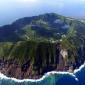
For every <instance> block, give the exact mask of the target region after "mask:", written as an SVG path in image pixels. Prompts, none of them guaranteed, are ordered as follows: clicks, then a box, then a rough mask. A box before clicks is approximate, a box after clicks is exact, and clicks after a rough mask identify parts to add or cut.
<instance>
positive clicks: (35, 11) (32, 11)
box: [0, 0, 85, 26]
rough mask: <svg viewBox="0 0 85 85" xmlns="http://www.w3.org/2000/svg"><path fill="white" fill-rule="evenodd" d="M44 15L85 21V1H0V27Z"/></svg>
mask: <svg viewBox="0 0 85 85" xmlns="http://www.w3.org/2000/svg"><path fill="white" fill-rule="evenodd" d="M44 13H57V14H61V15H65V16H71V17H75V18H84V19H85V0H0V26H1V25H5V24H10V23H12V22H13V21H15V20H16V19H19V18H22V17H29V16H36V15H39V14H44Z"/></svg>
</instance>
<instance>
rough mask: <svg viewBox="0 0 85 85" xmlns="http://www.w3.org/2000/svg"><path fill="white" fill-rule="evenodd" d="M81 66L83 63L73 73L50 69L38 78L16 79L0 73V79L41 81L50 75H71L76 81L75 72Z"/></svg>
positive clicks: (82, 66) (84, 66)
mask: <svg viewBox="0 0 85 85" xmlns="http://www.w3.org/2000/svg"><path fill="white" fill-rule="evenodd" d="M82 68H85V63H84V64H83V65H81V66H80V67H79V69H76V70H74V72H73V73H69V72H60V71H59V72H57V71H51V72H48V73H46V74H45V75H44V76H43V77H42V78H40V79H23V80H20V79H16V78H10V77H7V76H6V75H4V74H2V73H0V80H2V79H7V80H12V81H15V82H39V81H42V80H44V79H45V78H47V77H49V76H50V75H55V74H56V75H70V76H72V77H73V78H74V79H75V80H76V81H78V80H79V79H78V78H77V77H76V75H75V74H76V73H78V72H79V71H81V69H82Z"/></svg>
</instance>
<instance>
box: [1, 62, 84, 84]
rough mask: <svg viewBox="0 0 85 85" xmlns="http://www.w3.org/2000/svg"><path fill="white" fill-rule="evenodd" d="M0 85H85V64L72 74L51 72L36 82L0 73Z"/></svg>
mask: <svg viewBox="0 0 85 85" xmlns="http://www.w3.org/2000/svg"><path fill="white" fill-rule="evenodd" d="M0 85H85V64H83V65H82V66H81V67H80V68H79V69H77V70H75V71H74V73H69V72H56V71H52V72H48V73H46V74H45V75H44V76H43V77H42V78H40V79H37V80H35V79H34V80H33V79H23V80H18V79H15V78H9V77H6V76H5V75H4V74H2V73H0Z"/></svg>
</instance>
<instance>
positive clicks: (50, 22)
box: [0, 13, 85, 42]
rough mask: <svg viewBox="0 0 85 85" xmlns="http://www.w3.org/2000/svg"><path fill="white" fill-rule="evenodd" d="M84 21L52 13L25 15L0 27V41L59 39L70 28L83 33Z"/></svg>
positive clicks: (84, 31) (84, 29)
mask: <svg viewBox="0 0 85 85" xmlns="http://www.w3.org/2000/svg"><path fill="white" fill-rule="evenodd" d="M84 27H85V23H84V22H82V21H80V20H76V19H73V18H68V17H64V16H61V15H57V14H54V13H49V14H44V15H39V16H34V17H25V18H22V19H19V20H16V21H15V22H13V23H12V24H11V25H5V26H2V27H0V41H1V42H3V41H13V42H14V41H19V40H27V39H60V38H61V36H62V35H66V34H67V32H68V30H69V29H70V28H73V29H74V30H75V31H77V32H78V33H79V34H81V35H82V34H84V35H85V28H84Z"/></svg>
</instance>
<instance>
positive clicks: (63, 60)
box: [0, 43, 85, 79]
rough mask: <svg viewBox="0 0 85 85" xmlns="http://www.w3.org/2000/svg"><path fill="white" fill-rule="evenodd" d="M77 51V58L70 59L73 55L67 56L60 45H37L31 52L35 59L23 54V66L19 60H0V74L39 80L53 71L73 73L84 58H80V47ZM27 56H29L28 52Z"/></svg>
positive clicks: (67, 53) (81, 50) (82, 48)
mask: <svg viewBox="0 0 85 85" xmlns="http://www.w3.org/2000/svg"><path fill="white" fill-rule="evenodd" d="M20 49H21V48H20ZM32 49H33V48H31V50H32ZM53 49H55V50H53ZM79 50H80V51H79V54H80V55H79V58H77V57H78V56H77V55H76V56H75V57H74V56H73V57H71V58H70V56H72V55H73V54H69V51H68V50H67V49H65V48H62V45H61V44H60V43H57V44H56V43H55V44H52V43H51V44H50V43H43V44H41V43H38V45H37V48H36V50H35V51H33V52H34V53H35V52H36V53H35V54H34V56H35V57H34V56H33V57H34V59H32V58H33V57H31V58H30V56H32V54H30V55H29V56H28V57H27V56H26V54H25V56H24V57H23V58H24V59H23V60H25V61H23V64H20V62H19V61H20V60H19V61H17V58H14V59H13V58H12V57H11V58H8V59H7V58H3V59H2V58H1V59H0V72H2V73H4V74H6V75H7V76H9V77H15V78H19V79H23V78H34V79H35V78H40V77H41V76H42V75H44V73H46V72H48V71H53V70H55V71H69V72H73V70H74V69H75V68H78V67H79V66H80V65H81V64H82V63H84V60H85V59H84V57H81V55H84V54H83V53H82V52H83V51H84V47H81V48H80V49H79ZM27 54H29V51H28V53H27ZM26 57H27V58H26ZM25 58H26V59H25Z"/></svg>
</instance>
